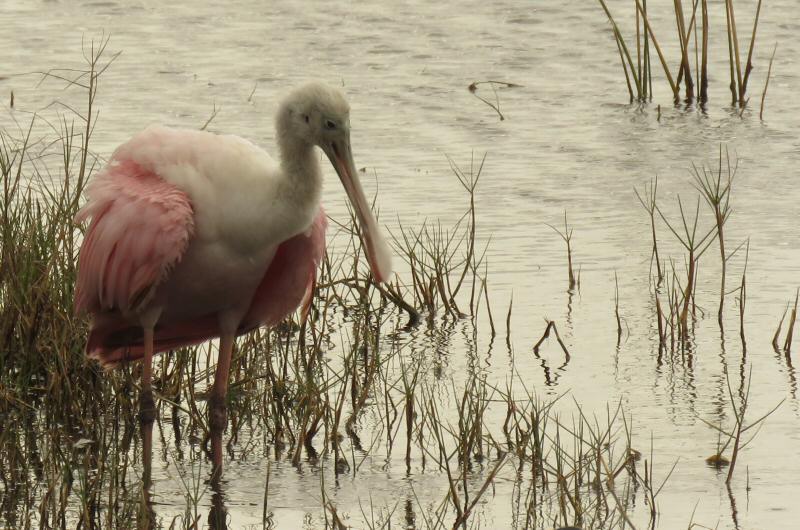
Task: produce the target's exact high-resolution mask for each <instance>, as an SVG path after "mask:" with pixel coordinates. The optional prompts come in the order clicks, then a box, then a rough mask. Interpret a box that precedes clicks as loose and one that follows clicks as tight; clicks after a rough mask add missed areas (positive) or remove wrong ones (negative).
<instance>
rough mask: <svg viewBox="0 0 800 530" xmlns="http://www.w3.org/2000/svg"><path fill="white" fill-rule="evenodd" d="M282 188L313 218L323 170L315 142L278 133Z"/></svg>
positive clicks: (299, 207)
mask: <svg viewBox="0 0 800 530" xmlns="http://www.w3.org/2000/svg"><path fill="white" fill-rule="evenodd" d="M278 146H279V149H280V157H281V172H282V173H283V179H282V188H283V189H282V192H283V195H284V197H285V198H286V199H288V201H289V202H290V203H291V204H293V205H294V206H295V207H296V208H298V209H301V210H303V211H304V212H305V213H308V214H309V215H311V216H312V217H311V218H310V219H313V215H315V214H316V211H317V209H318V208H319V203H320V198H321V195H322V171H321V169H320V166H319V156H318V154H317V152H316V150H315V149H314V146H313V145H312V144H310V143H308V142H306V141H304V140H300V139H297V138H292V137H288V136H286V135H281V134H280V131H279V134H278Z"/></svg>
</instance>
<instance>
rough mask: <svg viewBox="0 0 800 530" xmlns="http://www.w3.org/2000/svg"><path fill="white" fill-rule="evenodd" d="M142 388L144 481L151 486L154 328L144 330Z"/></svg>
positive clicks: (141, 419)
mask: <svg viewBox="0 0 800 530" xmlns="http://www.w3.org/2000/svg"><path fill="white" fill-rule="evenodd" d="M142 363H143V364H142V388H141V391H140V393H139V421H140V422H141V427H142V452H143V454H142V461H143V462H144V475H143V477H142V478H143V480H144V482H145V484H150V470H151V465H152V459H153V422H154V421H155V419H156V404H155V401H154V400H153V388H152V381H153V328H152V327H146V328H144V359H143V361H142Z"/></svg>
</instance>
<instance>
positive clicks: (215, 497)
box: [208, 477, 228, 530]
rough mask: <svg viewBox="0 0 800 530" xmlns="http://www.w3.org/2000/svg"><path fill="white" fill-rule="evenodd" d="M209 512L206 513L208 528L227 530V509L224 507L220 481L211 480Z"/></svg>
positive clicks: (223, 493) (213, 478)
mask: <svg viewBox="0 0 800 530" xmlns="http://www.w3.org/2000/svg"><path fill="white" fill-rule="evenodd" d="M210 486H211V492H212V494H211V510H210V511H209V512H208V527H209V528H211V529H212V530H227V529H228V508H227V507H226V506H225V492H224V490H223V489H222V481H221V480H218V479H217V478H215V477H212V479H211V483H210Z"/></svg>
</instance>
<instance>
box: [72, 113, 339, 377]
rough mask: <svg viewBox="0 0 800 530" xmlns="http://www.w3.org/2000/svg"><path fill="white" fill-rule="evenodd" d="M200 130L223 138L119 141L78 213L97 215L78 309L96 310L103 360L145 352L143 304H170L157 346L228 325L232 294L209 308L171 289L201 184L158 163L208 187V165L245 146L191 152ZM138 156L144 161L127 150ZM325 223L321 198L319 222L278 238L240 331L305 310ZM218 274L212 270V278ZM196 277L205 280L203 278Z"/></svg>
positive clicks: (94, 343)
mask: <svg viewBox="0 0 800 530" xmlns="http://www.w3.org/2000/svg"><path fill="white" fill-rule="evenodd" d="M197 138H200V139H202V141H204V142H206V143H208V142H210V141H213V140H216V139H217V138H216V137H215V135H212V134H209V133H199V132H196V131H177V130H171V129H164V128H161V127H155V128H150V129H147V130H145V131H144V132H142V133H140V134H139V135H137V136H135V137H133V138H132V139H131V140H130V141H129V142H127V143H126V144H123V145H122V146H120V148H118V149H117V151H115V153H114V155H113V156H112V159H111V161H110V163H109V164H108V165H107V166H106V167H105V168H104V169H103V170H101V171H100V172H99V173H97V174H96V175H95V176H94V178H93V179H92V181H91V183H90V184H89V186H87V190H86V195H87V197H88V202H87V203H86V205H85V206H84V207H83V208H82V209H81V210H80V211H79V212H78V214H77V216H76V222H84V221H86V220H88V219H91V222H90V224H89V227H88V229H87V231H86V234H85V237H84V241H83V245H82V246H81V250H80V255H79V259H78V282H77V286H76V293H75V309H76V311H77V312H79V313H88V314H91V315H92V325H91V330H90V333H89V338H88V341H87V347H86V351H87V354H88V355H89V356H90V357H92V358H95V359H97V360H98V361H99V362H100V363H101V364H102V365H103V366H108V367H112V366H115V365H116V364H118V363H119V362H121V361H133V360H137V359H139V358H141V357H142V356H143V354H144V343H143V338H144V337H143V331H142V327H141V324H140V323H139V320H138V319H139V316H138V312H139V311H143V310H146V308H147V307H148V304H150V303H151V302H154V301H155V302H160V303H161V304H162V305H164V310H163V311H162V316H163V318H160V319H159V321H158V323H157V324H156V326H155V329H154V352H156V353H157V352H161V351H166V350H170V349H174V348H179V347H181V346H187V345H192V344H198V343H200V342H203V341H205V340H208V339H211V338H215V337H219V336H220V335H221V334H222V330H221V329H220V326H219V319H218V314H217V313H218V311H219V310H221V309H224V308H225V307H226V306H227V305H228V303H227V301H226V300H224V299H221V300H217V302H219V303H218V307H213V306H212V307H209V305H208V304H202V303H201V304H197V303H196V301H195V300H192V297H191V295H189V296H188V297H187V298H186V299H184V298H183V297H182V296H181V295H182V293H181V292H180V291H178V292H171V289H170V282H171V281H172V277H171V273H173V271H174V270H175V268H176V266H179V265H180V263H181V260H182V258H183V257H184V255H185V254H186V252H187V249H188V248H189V246H190V244H191V242H192V238H193V235H194V231H195V211H194V206H193V204H192V200H191V199H190V197H189V193H195V194H201V193H202V191H198V190H197V189H188V190H184V189H182V188H181V187H180V186H179V185H177V184H173V183H171V182H169V181H168V180H166V179H165V177H162V176H161V175H159V174H158V173H156V171H155V170H156V168H157V167H160V168H162V169H161V170H162V172H164V173H165V174H166V175H167V178H169V177H170V176H171V177H172V179H173V180H176V181H178V182H180V181H181V180H180V175H181V174H182V173H187V172H188V173H189V174H193V175H198V176H197V177H196V178H197V180H196V181H195V187H196V188H201V189H202V187H203V186H204V185H205V184H207V183H208V180H209V179H208V177H209V176H208V175H207V174H206V173H207V172H208V171H214V169H215V168H214V165H215V164H214V162H213V161H214V160H219V159H220V158H224V157H226V156H235V155H236V154H237V153H238V148H240V147H241V145H237V146H236V147H237V149H234V150H230V152H228V151H225V150H218V151H217V153H216V158H215V157H213V156H211V157H210V158H209V157H208V155H213V154H214V153H208V152H204V153H202V154H203V155H205V156H206V157H207V158H206V159H203V157H202V156H198V153H194V152H192V151H193V150H194V149H195V148H196V146H197V142H191V141H192V140H196V139H197ZM237 140H240V139H237ZM240 141H241V142H242V143H243V142H244V141H243V140H240ZM244 146H245V147H248V145H247V144H244ZM249 147H252V146H249ZM134 156H135V157H136V159H135V160H132V159H130V158H127V157H134ZM145 167H146V168H148V169H145ZM183 185H184V187H187V185H186V184H185V183H183ZM188 187H189V188H192V186H191V185H189V186H188ZM233 187H234V188H235V186H233ZM232 191H234V192H235V191H236V190H235V189H234V190H232ZM206 202H207V201H206ZM201 213H202V212H201ZM326 227H327V220H326V217H325V214H324V212H323V210H322V208H321V207H318V213H317V214H316V216H315V218H314V219H313V223H312V224H311V226H310V227H308V228H307V229H306V230H305V231H304V232H302V233H300V234H297V235H293V236H291V237H289V238H288V239H286V240H284V241H280V242H278V244H277V245H276V249H275V250H274V255H272V257H271V259H270V260H269V261H268V262H265V263H263V266H262V268H263V269H264V271H263V277H262V278H261V280H260V281H259V282H258V283H257V284H254V285H252V288H251V289H250V292H249V297H250V298H251V300H250V302H249V303H248V304H247V305H248V308H247V311H246V312H244V313H243V315H242V316H241V318H240V322H239V323H238V325H237V326H236V334H241V333H244V332H246V331H249V330H252V329H254V328H255V327H258V326H259V325H274V324H276V323H278V322H280V321H281V320H282V319H284V318H285V317H286V316H287V315H289V314H290V313H291V312H293V311H294V310H295V309H297V307H298V306H299V305H300V303H301V301H302V300H303V297H304V295H305V294H306V293H307V292H308V289H309V287H310V286H311V285H312V284H313V281H314V278H315V273H316V267H317V265H318V264H319V262H320V260H321V258H322V255H323V253H324V250H325V229H326ZM191 268H192V269H193V270H196V269H197V267H191ZM179 272H180V269H179ZM213 277H214V275H213V274H209V275H208V279H213ZM197 281H198V282H201V283H202V282H204V281H206V280H205V279H204V278H202V277H200V278H198V280H197ZM232 294H234V293H232ZM235 294H239V293H235ZM244 296H248V293H244ZM164 297H166V298H167V299H163V298H164ZM156 298H162V300H154V299H156ZM170 298H171V299H170ZM176 306H179V307H176ZM191 307H195V308H196V311H192V310H191ZM176 309H177V310H176Z"/></svg>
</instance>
